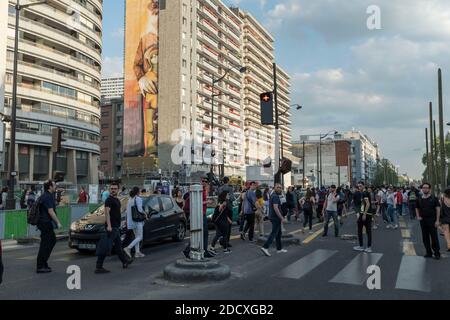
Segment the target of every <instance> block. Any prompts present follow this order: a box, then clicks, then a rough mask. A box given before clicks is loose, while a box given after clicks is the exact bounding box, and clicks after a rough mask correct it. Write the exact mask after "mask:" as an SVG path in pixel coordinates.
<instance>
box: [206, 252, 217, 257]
mask: <svg viewBox="0 0 450 320" xmlns="http://www.w3.org/2000/svg"><path fill="white" fill-rule="evenodd" d="M214 257H215V255H213V254H212V253H211V252H210V251H206V252H205V258H214Z"/></svg>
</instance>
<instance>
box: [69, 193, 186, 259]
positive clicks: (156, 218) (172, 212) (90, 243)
mask: <svg viewBox="0 0 450 320" xmlns="http://www.w3.org/2000/svg"><path fill="white" fill-rule="evenodd" d="M142 198H143V207H144V210H145V212H146V213H147V214H148V217H149V219H148V220H147V221H146V222H145V225H144V240H143V244H145V243H148V242H151V241H156V240H163V239H165V238H170V237H171V238H172V239H173V240H174V241H183V240H184V238H185V235H186V226H187V221H186V216H185V214H184V212H183V210H181V209H180V208H179V207H178V206H177V205H176V203H175V201H174V200H173V199H172V198H171V197H170V196H169V195H150V196H143V197H142ZM120 202H121V204H122V206H121V208H122V226H121V229H120V232H121V238H122V242H123V244H124V245H126V244H128V243H129V242H130V241H131V238H132V237H133V235H132V232H131V234H130V232H129V230H127V227H126V207H127V203H128V197H122V198H120ZM104 232H106V230H105V207H104V205H102V206H101V207H99V208H98V209H96V210H95V211H94V212H92V213H89V214H87V215H86V216H85V217H83V218H82V219H80V220H78V221H75V222H74V223H72V225H71V227H70V232H69V247H70V248H73V249H77V250H78V251H81V252H83V251H84V252H86V251H95V250H96V248H97V243H98V241H99V240H100V238H101V236H102V234H103V233H104Z"/></svg>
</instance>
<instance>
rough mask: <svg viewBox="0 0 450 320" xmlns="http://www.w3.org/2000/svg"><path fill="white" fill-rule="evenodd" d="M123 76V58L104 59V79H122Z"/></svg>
mask: <svg viewBox="0 0 450 320" xmlns="http://www.w3.org/2000/svg"><path fill="white" fill-rule="evenodd" d="M122 76H123V58H122V57H103V63H102V77H103V78H106V77H122Z"/></svg>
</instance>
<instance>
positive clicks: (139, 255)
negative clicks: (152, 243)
mask: <svg viewBox="0 0 450 320" xmlns="http://www.w3.org/2000/svg"><path fill="white" fill-rule="evenodd" d="M134 257H135V258H145V254H143V253H142V252H137V253H136V254H135V255H134Z"/></svg>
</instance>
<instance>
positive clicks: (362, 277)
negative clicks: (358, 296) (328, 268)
mask: <svg viewBox="0 0 450 320" xmlns="http://www.w3.org/2000/svg"><path fill="white" fill-rule="evenodd" d="M382 256H383V254H381V253H370V254H366V253H361V254H358V255H357V256H356V257H355V258H354V259H353V260H352V261H351V262H350V263H349V264H347V265H346V266H345V267H344V269H342V270H341V271H340V272H339V273H338V274H337V275H336V276H335V277H334V278H333V279H331V280H330V281H329V282H333V283H343V284H352V285H362V284H363V283H364V281H366V280H367V278H368V277H369V275H368V274H367V268H368V267H369V266H371V265H376V264H377V263H378V261H379V260H380V259H381V257H382Z"/></svg>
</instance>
